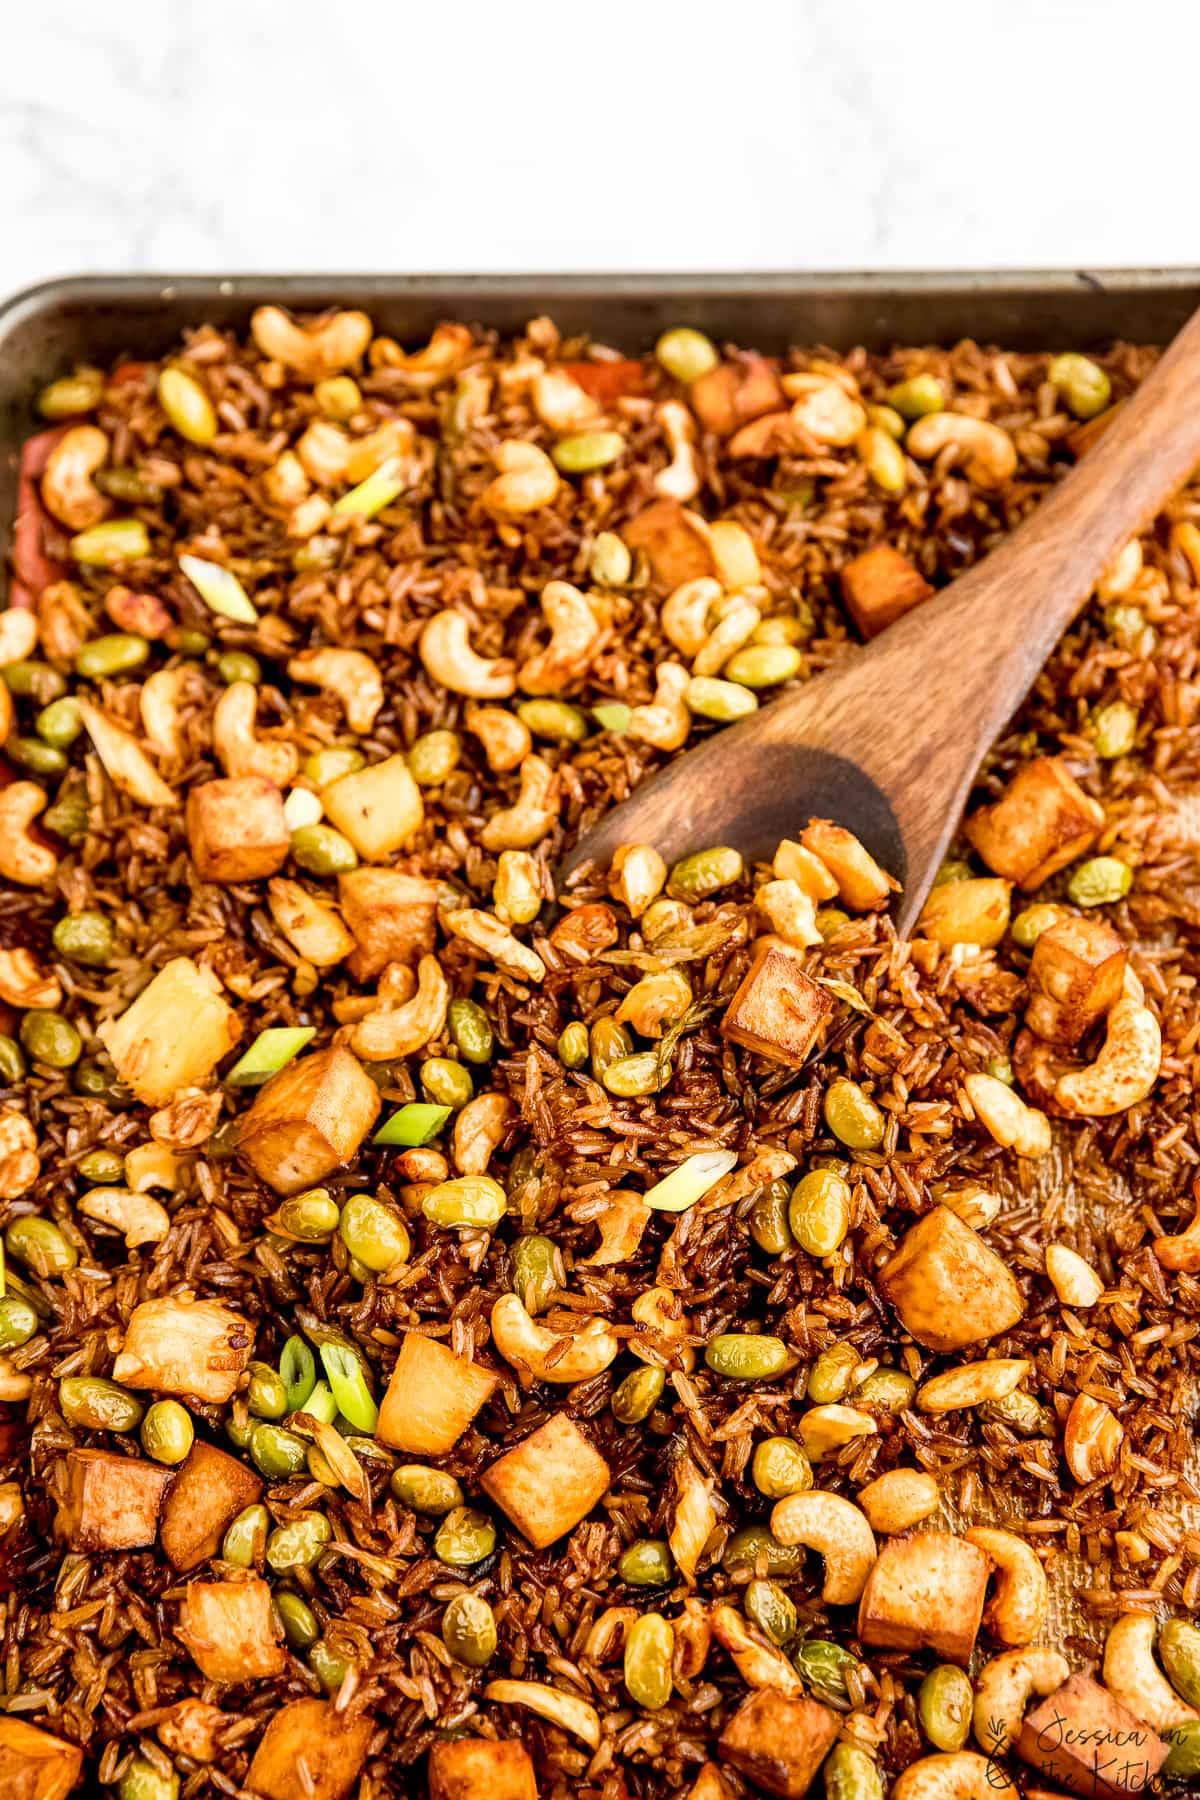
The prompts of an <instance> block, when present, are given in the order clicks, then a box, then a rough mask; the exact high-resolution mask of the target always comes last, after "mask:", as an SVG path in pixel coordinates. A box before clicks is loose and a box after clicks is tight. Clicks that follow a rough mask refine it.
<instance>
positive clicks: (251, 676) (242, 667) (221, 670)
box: [217, 650, 262, 687]
mask: <svg viewBox="0 0 1200 1800" xmlns="http://www.w3.org/2000/svg"><path fill="white" fill-rule="evenodd" d="M217 674H218V675H219V676H220V677H221V680H222V681H223V682H224V683H225V686H226V687H232V686H233V685H234V683H235V682H237V681H248V682H249V683H250V686H251V687H257V686H258V684H259V682H260V681H261V680H262V664H261V663H260V662H259V660H258V658H257V656H251V654H250V652H249V651H248V650H222V652H221V654H220V656H218V658H217Z"/></svg>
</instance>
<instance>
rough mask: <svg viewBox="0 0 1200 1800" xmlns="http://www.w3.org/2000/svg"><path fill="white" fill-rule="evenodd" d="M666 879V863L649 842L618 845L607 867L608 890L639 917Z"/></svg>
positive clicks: (631, 915)
mask: <svg viewBox="0 0 1200 1800" xmlns="http://www.w3.org/2000/svg"><path fill="white" fill-rule="evenodd" d="M666 882H667V865H666V863H665V862H664V860H663V858H662V857H661V856H660V855H659V853H658V851H657V850H656V849H655V848H654V846H653V845H652V844H618V846H617V848H616V849H615V850H614V851H613V854H612V863H611V865H610V867H609V875H608V891H609V893H610V894H611V895H612V896H613V898H614V899H616V900H620V901H622V902H623V903H624V905H625V909H626V911H627V912H628V913H629V915H630V917H631V918H634V919H640V918H641V916H642V914H643V913H644V912H645V910H646V908H647V907H648V906H649V905H650V902H651V901H652V900H657V898H658V896H659V895H660V894H661V893H662V891H663V888H664V887H665V886H666Z"/></svg>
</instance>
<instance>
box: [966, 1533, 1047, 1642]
mask: <svg viewBox="0 0 1200 1800" xmlns="http://www.w3.org/2000/svg"><path fill="white" fill-rule="evenodd" d="M963 1536H964V1537H965V1538H966V1540H967V1542H968V1543H969V1544H975V1545H977V1546H978V1548H979V1549H980V1550H982V1551H983V1553H984V1555H985V1556H988V1557H990V1558H991V1560H992V1562H993V1563H995V1565H996V1589H995V1593H994V1594H993V1597H992V1599H991V1602H990V1603H989V1605H988V1607H987V1610H986V1611H985V1612H984V1615H983V1618H984V1623H985V1625H986V1626H987V1628H988V1630H989V1631H990V1632H991V1634H992V1636H993V1637H997V1638H999V1639H1000V1642H1001V1643H1002V1644H1031V1643H1032V1642H1033V1640H1034V1638H1035V1637H1036V1636H1037V1634H1038V1632H1039V1631H1040V1630H1041V1629H1042V1626H1043V1624H1044V1623H1045V1619H1046V1610H1047V1607H1048V1606H1049V1603H1050V1594H1049V1589H1048V1587H1047V1585H1046V1571H1045V1570H1044V1569H1043V1567H1042V1564H1041V1559H1040V1558H1039V1557H1038V1555H1037V1552H1036V1551H1035V1550H1033V1549H1032V1548H1031V1547H1030V1545H1028V1544H1027V1543H1026V1542H1025V1539H1024V1538H1021V1537H1018V1536H1017V1535H1016V1533H1015V1532H1013V1531H1001V1530H999V1529H997V1528H993V1527H992V1526H990V1525H977V1526H973V1527H972V1528H971V1530H970V1531H965V1532H964V1533H963Z"/></svg>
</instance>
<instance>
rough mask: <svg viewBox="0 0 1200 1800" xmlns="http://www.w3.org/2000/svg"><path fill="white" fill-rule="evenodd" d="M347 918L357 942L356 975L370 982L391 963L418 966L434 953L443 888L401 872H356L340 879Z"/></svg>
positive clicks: (352, 967) (352, 960)
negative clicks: (440, 890) (439, 893)
mask: <svg viewBox="0 0 1200 1800" xmlns="http://www.w3.org/2000/svg"><path fill="white" fill-rule="evenodd" d="M338 898H339V900H340V901H341V905H342V917H343V918H344V919H345V921H346V924H347V925H348V926H349V928H350V932H351V935H352V936H353V939H354V946H355V948H354V954H353V955H352V956H351V958H350V973H351V974H352V975H353V976H354V979H355V980H356V981H369V980H370V979H371V977H372V976H373V975H378V974H379V972H380V970H381V969H385V968H386V967H387V965H388V963H392V962H398V963H416V962H418V961H419V960H420V958H421V957H422V956H428V955H429V954H430V952H431V951H432V950H433V945H434V937H435V932H436V926H437V901H438V887H437V882H436V881H423V880H422V879H421V878H420V876H417V875H404V874H402V873H401V871H400V870H399V869H351V870H350V872H349V874H348V875H340V876H339V877H338Z"/></svg>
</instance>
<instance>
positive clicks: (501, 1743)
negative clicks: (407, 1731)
mask: <svg viewBox="0 0 1200 1800" xmlns="http://www.w3.org/2000/svg"><path fill="white" fill-rule="evenodd" d="M428 1779H429V1800H537V1777H536V1775H535V1774H534V1770H533V1759H532V1757H531V1756H530V1754H529V1752H528V1750H526V1748H525V1746H524V1744H519V1743H518V1742H517V1740H516V1739H515V1738H500V1739H495V1738H452V1739H450V1741H449V1742H445V1743H440V1744H434V1746H433V1748H432V1749H431V1750H430V1752H429V1777H428Z"/></svg>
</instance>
